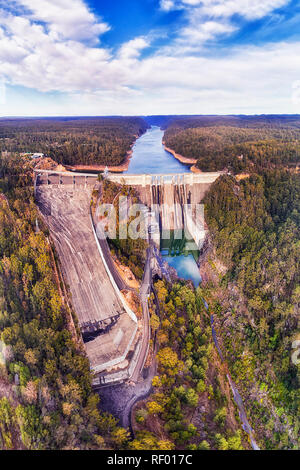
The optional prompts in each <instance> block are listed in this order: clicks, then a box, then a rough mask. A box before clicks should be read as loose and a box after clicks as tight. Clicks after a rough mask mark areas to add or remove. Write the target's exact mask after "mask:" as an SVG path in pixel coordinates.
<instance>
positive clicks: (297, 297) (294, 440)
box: [203, 170, 300, 449]
mask: <svg viewBox="0 0 300 470" xmlns="http://www.w3.org/2000/svg"><path fill="white" fill-rule="evenodd" d="M204 203H205V210H206V221H207V223H208V226H209V230H210V237H211V244H212V247H213V249H211V251H210V253H209V256H208V257H207V260H206V264H205V266H204V267H203V269H204V270H207V272H210V271H211V272H213V273H214V275H212V276H211V277H208V282H207V286H208V288H209V294H207V295H208V296H210V297H211V302H212V304H213V306H214V311H215V314H216V315H217V318H218V320H217V324H218V333H219V336H220V337H221V338H222V339H223V352H224V355H225V356H226V357H227V361H228V363H229V364H230V369H231V371H232V372H233V374H234V379H235V380H236V381H237V383H238V384H239V386H240V391H243V393H244V397H245V400H246V403H247V406H250V407H251V408H250V416H251V419H252V425H253V427H254V429H255V430H256V431H257V432H258V434H260V435H261V436H263V445H264V448H268V449H275V448H279V449H280V448H281V449H287V448H298V447H299V444H300V442H299V427H300V422H299V411H300V369H299V365H298V366H297V365H296V364H294V363H293V362H292V360H291V357H292V352H293V349H292V344H293V342H294V341H295V340H297V339H299V334H300V328H299V327H300V325H299V313H300V258H299V253H300V250H299V247H300V232H299V226H300V179H299V176H297V175H293V174H290V173H289V172H287V171H279V170H275V171H267V172H264V173H263V174H261V175H255V174H253V175H252V176H251V177H250V178H248V179H245V180H242V181H240V182H239V183H238V182H237V181H236V179H235V178H233V177H231V176H222V177H221V178H220V179H219V180H217V181H216V182H215V183H214V185H213V186H212V188H211V190H210V191H209V193H208V194H207V196H206V198H205V200H204ZM220 263H221V265H223V268H222V270H221V271H220V269H218V268H217V264H219V266H220Z"/></svg>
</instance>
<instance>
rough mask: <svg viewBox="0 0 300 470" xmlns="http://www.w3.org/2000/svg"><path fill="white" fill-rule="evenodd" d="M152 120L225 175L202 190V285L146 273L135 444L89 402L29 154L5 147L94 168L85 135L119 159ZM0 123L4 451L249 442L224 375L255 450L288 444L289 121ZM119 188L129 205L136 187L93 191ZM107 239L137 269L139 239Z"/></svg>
mask: <svg viewBox="0 0 300 470" xmlns="http://www.w3.org/2000/svg"><path fill="white" fill-rule="evenodd" d="M118 119H119V120H118ZM117 123H118V124H117ZM149 124H155V125H160V126H162V127H166V128H167V129H166V132H165V141H166V145H167V146H168V147H170V148H172V149H174V150H175V151H176V152H177V153H180V154H182V155H184V156H188V157H193V158H196V159H197V160H198V162H197V166H198V168H199V169H201V170H203V171H212V170H222V169H224V168H227V169H228V170H230V172H231V175H230V174H229V175H228V174H227V175H223V176H221V177H220V178H219V179H218V180H217V181H216V182H215V183H214V184H213V185H212V187H211V188H210V190H209V191H208V193H207V194H206V197H205V200H204V204H205V218H206V222H207V225H208V229H209V235H208V236H207V239H206V242H205V245H204V247H203V249H202V252H201V254H200V259H199V264H200V271H201V275H202V278H203V282H202V284H201V286H200V287H198V288H197V289H195V288H194V287H193V285H192V283H190V282H184V281H181V280H177V281H176V282H173V283H169V282H167V281H166V280H165V279H158V278H155V280H154V289H153V293H152V294H151V296H150V298H149V310H150V324H151V333H152V336H151V345H150V346H151V348H150V349H151V350H152V351H153V352H154V355H155V357H156V361H157V371H156V374H155V376H154V379H153V390H152V393H151V394H150V396H148V397H147V398H146V399H144V400H142V401H140V402H138V403H137V404H136V405H135V406H134V408H133V412H132V427H133V431H134V435H135V436H134V439H131V438H129V434H128V432H127V430H125V429H122V428H120V427H118V425H117V421H116V420H115V419H114V418H113V417H112V416H111V415H108V414H103V413H102V412H100V411H99V409H101V404H100V407H99V404H98V398H97V396H96V395H94V394H93V393H92V388H91V376H90V372H89V364H88V361H87V359H86V357H85V354H84V352H83V349H82V346H81V342H80V335H79V334H78V331H77V328H76V316H75V314H74V313H73V312H72V311H69V309H68V305H66V304H64V302H63V300H62V297H61V295H60V288H61V286H60V283H59V282H58V280H57V278H56V275H55V266H54V264H55V263H54V261H55V257H56V255H55V252H54V251H53V249H52V247H51V245H49V243H48V238H47V235H48V233H47V228H46V227H44V225H43V222H42V220H41V219H40V217H39V214H38V212H37V209H36V206H35V204H34V199H33V192H32V188H31V184H32V168H31V162H30V159H27V158H25V157H20V156H16V155H14V152H15V151H21V150H22V151H40V152H44V153H46V154H49V156H51V157H52V158H53V159H54V160H56V161H58V162H62V163H78V162H79V161H80V163H86V162H88V163H103V162H104V161H103V160H101V161H100V160H96V158H98V156H97V157H96V155H98V153H97V152H96V150H95V152H94V151H92V150H91V149H92V146H93V145H95V147H93V148H94V149H96V147H97V146H99V147H97V148H100V147H101V148H102V149H104V148H105V149H106V150H105V151H104V153H103V154H102V155H106V157H105V158H106V160H105V163H107V164H117V163H116V162H117V161H118V162H119V161H120V162H121V161H122V159H123V158H124V155H125V154H126V152H127V151H128V149H129V148H130V145H131V144H132V142H133V140H134V139H135V136H136V135H139V134H140V133H142V132H144V130H145V129H146V127H147V125H149ZM18 126H20V129H19V130H18ZM19 131H20V137H19ZM0 132H1V145H2V150H6V151H8V152H9V153H4V154H3V156H2V157H1V158H0V334H1V336H0V339H1V341H2V342H1V343H0V344H1V347H0V358H1V361H0V364H1V365H0V448H1V447H2V448H5V449H6V448H29V449H46V448H47V449H58V448H78V449H93V448H99V449H104V448H118V449H121V448H126V449H131V450H140V449H152V450H157V449H158V450H161V449H189V450H209V449H211V450H216V449H220V450H242V449H250V448H251V446H250V443H249V439H248V435H247V434H246V433H245V431H244V430H243V427H242V423H241V420H240V417H239V414H238V409H237V407H236V405H235V403H234V400H233V396H232V392H231V389H230V386H229V383H228V379H227V374H228V373H230V374H231V377H232V378H233V380H234V381H235V383H236V385H237V387H238V390H239V392H240V393H241V395H242V398H243V401H244V405H245V408H246V411H247V416H248V420H249V422H250V425H251V426H252V428H253V430H254V435H255V439H256V440H257V443H258V444H259V446H260V447H261V448H262V449H297V448H299V446H300V442H299V430H300V423H299V415H300V392H299V390H300V387H299V386H300V373H299V365H297V364H295V363H293V361H292V360H291V358H292V353H293V347H292V345H293V342H294V341H296V340H299V338H300V330H299V314H300V287H299V286H300V257H299V253H300V230H299V227H300V178H299V174H297V172H296V171H295V167H296V166H297V164H298V163H299V157H298V155H299V154H298V152H299V143H300V140H299V139H300V119H299V117H298V116H268V117H267V116H262V117H257V116H255V117H246V116H229V117H216V116H208V117H205V116H199V117H196V116H194V117H180V118H179V117H172V116H170V117H165V118H163V117H151V118H148V119H147V118H146V120H142V119H138V118H128V119H127V118H124V119H123V118H117V119H116V120H115V119H111V118H107V119H103V120H102V121H101V120H91V119H86V120H85V119H82V120H80V121H79V120H78V121H77V120H70V121H69V120H66V121H62V122H59V121H52V120H49V121H47V120H45V121H37V122H36V123H33V122H32V121H31V122H30V123H29V121H28V123H26V122H24V121H22V122H21V121H20V122H18V123H17V124H16V123H14V124H13V123H8V124H7V122H6V123H0ZM101 132H102V133H101ZM22 139H23V140H22ZM67 139H68V140H67ZM118 139H120V140H118ZM19 140H20V143H18V142H19ZM110 140H111V143H109V141H110ZM26 142H27V144H26ZM58 142H60V144H59V145H57V143H58ZM91 142H93V144H92V143H91ZM85 144H87V145H85ZM119 144H120V145H119ZM28 145H29V147H28ZM30 145H31V146H30ZM110 145H111V147H110ZM85 147H86V148H85ZM112 148H114V149H115V153H113V152H112V151H111V149H112ZM46 149H48V151H47V150H46ZM49 149H51V150H49ZM10 152H11V153H10ZM55 152H57V153H55ZM124 152H125V153H124ZM112 155H114V156H112ZM116 155H118V157H117V156H116ZM118 158H120V160H118ZM238 173H244V175H243V177H244V179H240V178H236V177H235V176H234V174H238ZM118 194H122V195H128V196H129V197H130V198H132V201H136V194H135V193H134V191H133V190H132V188H128V187H125V186H124V187H121V186H120V185H115V184H112V183H110V182H108V181H105V180H104V181H103V200H104V202H111V201H115V198H116V197H117V195H118ZM36 220H38V225H37V224H36ZM110 246H111V249H112V251H113V254H114V255H115V256H117V257H118V258H119V260H120V261H121V262H122V263H123V264H126V265H128V266H129V267H130V268H131V270H132V271H133V273H134V274H135V276H136V278H138V279H140V278H141V277H142V275H143V263H144V252H145V248H146V243H145V242H144V241H139V240H134V241H131V240H118V239H116V240H112V241H110ZM52 252H53V255H54V256H53V255H52ZM203 299H206V301H207V302H208V305H209V309H207V307H206V305H205V303H204V300H203ZM211 315H213V318H214V321H215V323H214V324H215V329H216V334H217V337H218V340H219V344H220V348H221V352H222V355H223V357H224V361H223V362H222V361H221V360H220V356H219V354H218V352H217V350H216V348H215V345H214V341H213V337H212V329H211V317H210V316H211ZM72 318H73V320H74V322H75V333H74V329H73V328H72Z"/></svg>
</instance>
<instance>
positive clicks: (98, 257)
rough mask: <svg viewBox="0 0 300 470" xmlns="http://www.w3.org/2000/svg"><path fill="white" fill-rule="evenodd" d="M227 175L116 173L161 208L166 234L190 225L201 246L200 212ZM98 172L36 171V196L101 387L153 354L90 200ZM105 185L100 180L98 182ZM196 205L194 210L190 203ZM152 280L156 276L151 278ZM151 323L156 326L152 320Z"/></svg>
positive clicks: (130, 373) (135, 371)
mask: <svg viewBox="0 0 300 470" xmlns="http://www.w3.org/2000/svg"><path fill="white" fill-rule="evenodd" d="M219 176H220V173H205V174H192V173H191V174H180V175H154V176H152V175H122V174H120V175H116V174H114V175H112V174H109V175H108V176H107V178H108V179H109V180H110V181H112V182H115V183H119V184H126V185H128V186H132V187H133V188H134V189H135V190H136V191H137V193H138V196H139V198H140V200H141V202H142V203H143V204H145V205H146V206H147V207H154V211H153V212H154V213H155V214H154V219H155V220H156V221H157V224H159V231H158V238H157V239H156V240H155V239H154V241H155V242H156V243H157V244H159V243H160V233H162V234H163V233H164V231H168V230H180V229H182V228H183V225H186V226H187V228H188V230H189V232H190V234H191V236H192V237H193V239H194V240H195V243H196V244H197V246H198V247H200V245H201V243H202V241H203V239H204V235H205V224H204V217H202V216H201V214H200V216H199V214H196V213H195V212H193V206H194V205H197V204H200V203H201V201H202V199H203V197H204V195H205V194H206V192H207V191H208V189H209V188H210V186H211V185H212V183H213V182H214V181H215V180H216V179H217V178H218V177H219ZM97 177H98V176H97V175H93V174H82V173H74V172H55V171H51V170H35V195H36V199H37V203H38V205H39V207H40V210H41V212H42V214H43V216H44V218H45V220H46V222H47V224H48V226H49V229H50V232H51V236H52V239H53V241H54V243H55V247H56V249H57V252H58V254H59V258H60V263H61V268H62V273H63V277H64V278H65V280H66V283H67V284H68V285H69V288H70V293H71V298H72V304H73V307H74V309H75V312H76V315H77V318H78V320H79V326H80V329H81V333H82V336H83V338H85V337H86V336H87V335H88V336H89V340H88V341H85V349H86V353H87V356H88V358H89V361H90V365H91V369H92V370H93V371H94V373H95V380H94V385H95V386H101V385H104V384H108V383H116V382H123V381H126V380H132V377H134V380H135V379H137V378H138V377H141V373H142V370H143V367H144V363H145V358H146V357H141V356H142V355H145V354H146V349H145V348H143V347H142V344H143V338H145V337H146V332H145V329H144V324H145V322H142V321H141V320H138V319H137V318H136V316H135V314H134V313H133V312H132V311H131V310H130V308H129V307H128V305H127V304H126V302H125V301H124V297H123V295H122V292H121V291H120V290H119V287H118V282H117V281H116V280H115V279H114V273H113V272H111V270H110V268H109V266H110V260H109V259H108V258H109V257H110V253H107V252H105V250H104V249H103V245H101V242H99V240H97V235H96V232H95V229H94V227H93V221H92V220H91V217H90V199H91V194H92V190H93V188H94V185H95V184H96V183H97ZM98 185H99V183H98ZM190 207H191V208H192V209H191V210H190V209H189V208H190ZM149 282H150V281H149ZM148 329H149V326H148Z"/></svg>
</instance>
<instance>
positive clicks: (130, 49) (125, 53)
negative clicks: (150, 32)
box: [119, 37, 149, 59]
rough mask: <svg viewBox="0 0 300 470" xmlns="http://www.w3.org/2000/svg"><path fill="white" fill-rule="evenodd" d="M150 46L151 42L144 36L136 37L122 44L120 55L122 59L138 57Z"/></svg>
mask: <svg viewBox="0 0 300 470" xmlns="http://www.w3.org/2000/svg"><path fill="white" fill-rule="evenodd" d="M148 46H149V42H148V41H147V40H146V39H145V38H143V37H140V38H135V39H132V40H131V41H128V42H126V43H125V44H123V45H122V47H121V49H120V52H119V57H120V58H121V59H136V58H138V57H139V55H140V53H141V51H142V50H143V49H145V48H146V47H148Z"/></svg>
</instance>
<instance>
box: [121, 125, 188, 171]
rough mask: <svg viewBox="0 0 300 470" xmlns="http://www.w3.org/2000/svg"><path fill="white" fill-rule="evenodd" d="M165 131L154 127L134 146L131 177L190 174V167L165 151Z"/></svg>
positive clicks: (130, 167) (130, 164)
mask: <svg viewBox="0 0 300 470" xmlns="http://www.w3.org/2000/svg"><path fill="white" fill-rule="evenodd" d="M163 135H164V131H162V130H161V129H160V128H159V127H156V126H152V127H151V128H150V129H148V130H147V132H146V133H145V134H143V135H142V136H141V137H139V138H138V139H137V141H136V143H135V144H134V146H133V148H132V150H133V153H132V157H131V159H130V163H129V167H128V170H127V171H125V172H124V173H128V174H130V175H140V174H145V173H146V174H148V175H157V174H166V175H167V174H170V173H189V172H190V165H185V164H183V163H181V162H180V161H179V160H177V159H176V158H175V157H173V155H172V154H171V153H169V152H167V151H166V150H165V149H164V146H163V143H162V139H163Z"/></svg>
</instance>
